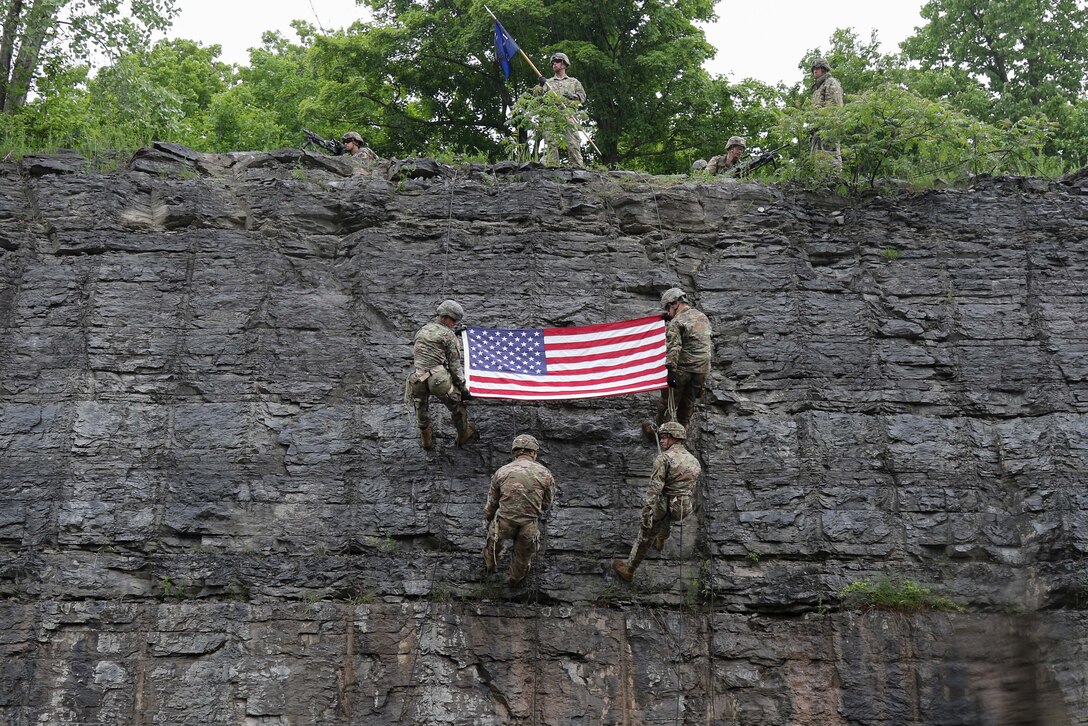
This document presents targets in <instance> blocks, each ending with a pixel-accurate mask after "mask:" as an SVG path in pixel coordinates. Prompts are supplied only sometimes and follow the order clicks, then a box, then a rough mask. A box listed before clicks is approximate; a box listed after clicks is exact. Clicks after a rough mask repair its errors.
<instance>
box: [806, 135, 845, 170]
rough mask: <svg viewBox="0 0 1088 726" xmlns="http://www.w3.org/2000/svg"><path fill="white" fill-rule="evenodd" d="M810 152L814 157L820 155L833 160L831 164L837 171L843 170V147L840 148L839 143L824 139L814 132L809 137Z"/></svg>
mask: <svg viewBox="0 0 1088 726" xmlns="http://www.w3.org/2000/svg"><path fill="white" fill-rule="evenodd" d="M808 150H809V153H810V154H812V155H813V156H815V155H817V154H820V155H824V156H826V157H828V158H829V159H831V164H832V165H833V166H834V167H835V168H836V169H841V168H842V147H840V146H839V142H838V141H829V140H827V139H822V138H820V135H819V134H818V133H816V132H815V131H813V132H811V133H809V135H808Z"/></svg>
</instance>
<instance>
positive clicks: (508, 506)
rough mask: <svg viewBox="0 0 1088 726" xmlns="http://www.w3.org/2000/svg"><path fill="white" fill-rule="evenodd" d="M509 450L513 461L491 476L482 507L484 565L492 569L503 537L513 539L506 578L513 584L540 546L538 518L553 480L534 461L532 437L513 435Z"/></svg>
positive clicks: (547, 503) (549, 502) (547, 502)
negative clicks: (484, 535) (484, 534)
mask: <svg viewBox="0 0 1088 726" xmlns="http://www.w3.org/2000/svg"><path fill="white" fill-rule="evenodd" d="M510 450H511V452H513V454H514V460H513V461H511V462H510V463H509V464H507V465H505V466H503V467H502V468H500V469H499V470H498V471H496V472H495V474H494V475H493V476H492V477H491V489H490V491H489V492H488V494H487V505H486V506H485V507H484V522H485V523H486V525H487V541H486V543H485V544H484V567H485V568H486V569H487V571H488V572H494V571H495V563H496V562H497V561H498V559H499V553H500V552H501V549H502V542H503V540H507V539H512V540H514V554H513V557H512V559H511V561H510V579H509V580H508V581H507V584H509V585H510V586H511V587H514V586H516V585H518V584H520V583H521V581H522V580H524V579H525V576H526V575H527V574H528V573H529V568H530V567H531V566H532V563H533V556H534V555H535V554H536V552H537V550H538V549H539V548H540V517H541V516H542V515H543V514H544V512H545V511H547V509H548V508H549V507H551V505H552V496H553V490H554V488H555V479H554V478H553V477H552V473H551V472H550V471H548V468H547V467H546V466H544V465H543V464H539V463H537V460H536V457H537V452H538V451H539V450H540V444H538V443H537V440H536V439H535V438H534V437H532V436H530V435H528V434H521V435H519V436H517V437H516V438H515V439H514V443H513V444H512V445H511V446H510Z"/></svg>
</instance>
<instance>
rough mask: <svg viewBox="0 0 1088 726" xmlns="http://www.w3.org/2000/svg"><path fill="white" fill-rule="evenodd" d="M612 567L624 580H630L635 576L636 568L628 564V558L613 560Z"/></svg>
mask: <svg viewBox="0 0 1088 726" xmlns="http://www.w3.org/2000/svg"><path fill="white" fill-rule="evenodd" d="M612 569H613V570H615V571H616V574H617V575H619V576H620V579H621V580H623V581H624V582H630V581H631V578H633V577H634V576H635V568H633V567H631V565H629V564H627V561H626V560H612Z"/></svg>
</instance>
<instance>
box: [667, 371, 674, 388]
mask: <svg viewBox="0 0 1088 726" xmlns="http://www.w3.org/2000/svg"><path fill="white" fill-rule="evenodd" d="M668 381H669V388H676V374H675V373H673V372H672V371H669V376H668Z"/></svg>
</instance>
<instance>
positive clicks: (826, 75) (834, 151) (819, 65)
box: [808, 58, 842, 168]
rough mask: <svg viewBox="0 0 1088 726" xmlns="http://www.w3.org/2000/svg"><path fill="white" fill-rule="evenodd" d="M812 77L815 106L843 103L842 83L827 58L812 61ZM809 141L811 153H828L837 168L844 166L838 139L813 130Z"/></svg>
mask: <svg viewBox="0 0 1088 726" xmlns="http://www.w3.org/2000/svg"><path fill="white" fill-rule="evenodd" d="M812 79H813V81H812V105H813V106H815V107H816V108H826V107H828V106H841V105H842V84H841V83H839V79H837V78H835V77H834V76H832V75H831V64H830V63H828V62H827V58H817V59H816V60H814V61H812ZM808 143H809V151H810V152H811V153H813V154H818V153H823V154H828V155H830V156H831V161H832V163H833V164H834V165H835V167H836V168H838V167H841V166H842V151H841V150H840V148H839V142H838V141H828V140H826V139H822V138H820V134H819V132H817V131H816V130H813V131H812V132H810V133H809V137H808Z"/></svg>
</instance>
